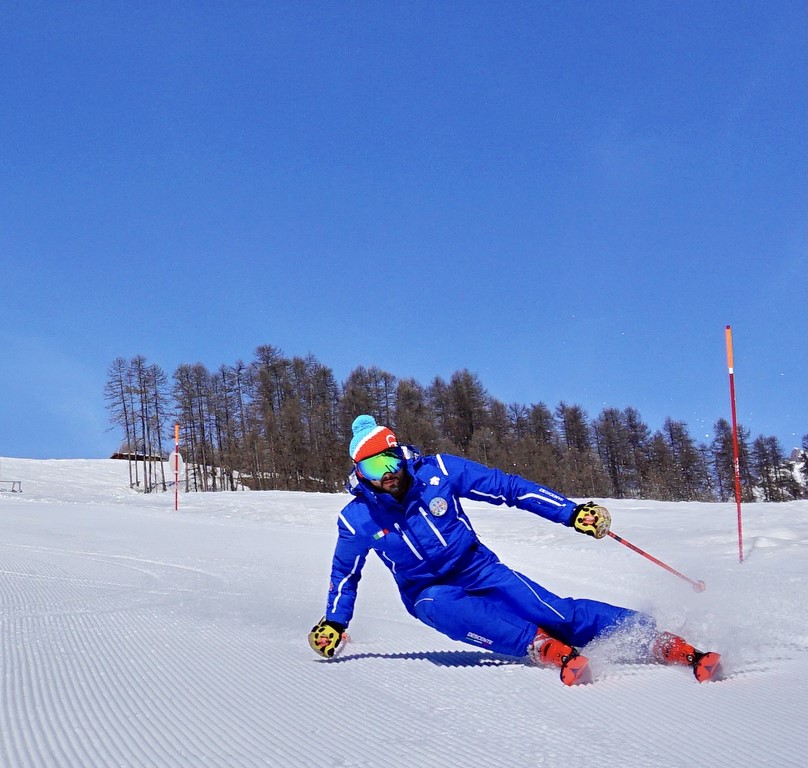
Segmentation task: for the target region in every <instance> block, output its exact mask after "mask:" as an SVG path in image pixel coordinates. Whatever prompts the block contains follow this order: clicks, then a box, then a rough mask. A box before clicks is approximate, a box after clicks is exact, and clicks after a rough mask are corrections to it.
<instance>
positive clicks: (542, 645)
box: [527, 628, 592, 685]
mask: <svg viewBox="0 0 808 768" xmlns="http://www.w3.org/2000/svg"><path fill="white" fill-rule="evenodd" d="M527 655H528V656H529V657H530V660H531V661H532V662H533V663H534V664H535V665H536V666H553V667H558V668H559V669H560V670H561V682H562V683H564V685H585V684H587V683H591V682H592V672H591V671H590V669H589V659H587V658H586V656H581V654H580V653H578V651H576V650H575V648H573V647H571V646H569V645H567V644H566V643H562V642H561V641H560V640H557V639H556V638H554V637H551V636H550V635H548V634H547V633H546V632H545V631H544V630H543V629H541V628H539V629H538V630H536V636H535V637H534V638H533V640H532V641H531V643H530V645H529V646H528V648H527Z"/></svg>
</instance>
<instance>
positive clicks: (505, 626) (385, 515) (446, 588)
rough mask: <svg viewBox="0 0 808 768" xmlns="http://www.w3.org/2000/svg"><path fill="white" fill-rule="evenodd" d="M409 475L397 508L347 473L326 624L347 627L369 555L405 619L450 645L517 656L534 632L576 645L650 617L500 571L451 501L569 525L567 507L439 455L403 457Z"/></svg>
mask: <svg viewBox="0 0 808 768" xmlns="http://www.w3.org/2000/svg"><path fill="white" fill-rule="evenodd" d="M405 455H407V456H408V457H409V458H408V459H407V461H406V466H407V471H408V473H409V475H410V477H411V483H410V487H409V489H408V490H407V493H406V495H405V496H404V497H403V498H402V499H401V501H398V500H397V499H395V498H394V497H393V496H392V495H390V494H388V493H384V492H380V491H376V490H374V489H373V487H372V486H371V485H369V484H368V483H366V482H365V481H363V480H361V479H359V478H358V477H357V476H356V474H355V473H352V474H351V476H350V478H349V481H348V489H349V491H350V492H351V493H352V494H353V495H354V497H355V498H354V499H353V500H352V501H351V502H350V503H349V504H348V505H347V506H346V507H345V508H344V509H343V510H342V511H341V512H340V514H339V519H338V523H337V527H338V531H339V538H338V540H337V544H336V548H335V551H334V558H333V562H332V569H331V583H330V588H329V593H328V603H327V606H326V619H328V620H329V621H334V622H338V623H339V624H343V625H345V626H346V627H347V626H348V624H349V623H350V621H351V618H352V616H353V611H354V603H355V600H356V593H357V587H358V585H359V581H360V578H361V576H362V568H363V566H364V564H365V560H366V558H367V555H368V553H369V552H370V550H374V551H375V552H376V554H377V555H378V556H379V558H380V559H381V560H382V562H383V563H384V564H385V565H386V566H387V567H388V568H389V570H390V572H391V573H392V575H393V578H394V579H395V581H396V584H397V586H398V589H399V592H400V594H401V599H402V601H403V603H404V606H405V607H406V609H407V611H409V613H410V614H412V615H413V616H415V617H416V618H418V619H420V620H421V621H422V622H424V623H425V624H428V625H429V626H431V627H433V628H434V629H437V630H438V631H439V632H442V633H443V634H445V635H447V636H449V637H450V638H452V639H453V640H459V641H462V642H466V643H469V644H471V645H474V646H477V647H482V648H486V649H488V650H491V651H494V652H496V653H501V654H507V655H509V656H518V657H521V656H524V655H525V654H526V652H527V648H528V645H529V644H530V642H531V640H532V639H533V637H534V636H535V634H536V629H537V627H541V628H542V629H543V630H544V631H546V632H548V633H549V634H551V635H552V636H554V637H557V638H558V639H559V640H562V641H563V642H565V643H567V644H568V645H573V646H578V647H581V646H583V645H586V644H587V643H588V642H589V641H590V640H592V639H593V638H595V637H597V636H599V635H602V634H605V633H608V632H610V631H613V630H616V629H618V628H619V627H621V626H624V625H627V624H640V625H642V626H644V627H647V628H649V629H652V628H653V623H654V622H653V619H652V618H651V617H650V616H647V615H645V614H640V613H637V612H636V611H632V610H629V609H627V608H619V607H616V606H613V605H609V604H608V603H603V602H598V601H596V600H586V599H574V598H571V597H566V598H562V597H559V596H558V595H555V594H553V593H552V592H550V591H548V590H547V589H545V588H544V587H542V586H540V585H539V584H537V583H536V582H534V581H532V580H531V579H529V578H527V577H526V576H524V575H523V574H521V573H518V572H517V571H514V570H512V569H511V568H508V567H507V566H506V565H504V564H503V563H501V562H500V561H499V558H498V557H497V556H496V555H495V554H494V553H493V552H492V551H491V550H490V549H489V548H488V547H486V546H485V545H484V544H482V543H481V542H480V541H479V540H478V538H477V535H476V533H475V532H474V529H473V528H472V525H471V522H470V521H469V519H468V517H467V516H466V514H465V512H464V511H463V507H462V506H461V503H460V500H461V498H463V499H470V500H473V501H486V502H489V503H490V504H496V505H500V504H506V505H508V506H511V507H517V508H519V509H524V510H526V511H528V512H533V513H534V514H537V515H539V516H540V517H544V518H545V519H547V520H551V521H552V522H555V523H561V524H563V525H569V521H570V517H571V515H572V511H573V509H574V508H575V502H573V501H571V500H570V499H567V498H565V497H564V496H562V495H560V494H558V493H556V492H555V491H552V490H550V489H549V488H546V487H544V486H542V485H539V484H537V483H533V482H530V481H528V480H525V479H524V478H522V477H519V476H518V475H509V474H506V473H504V472H501V471H500V470H497V469H490V468H488V467H485V466H483V465H481V464H477V463H476V462H473V461H468V460H466V459H462V458H460V457H458V456H451V455H448V454H437V455H434V456H419V455H418V453H417V452H415V450H414V449H412V448H411V447H410V448H408V449H407V450H406V452H405Z"/></svg>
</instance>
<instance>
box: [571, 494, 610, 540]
mask: <svg viewBox="0 0 808 768" xmlns="http://www.w3.org/2000/svg"><path fill="white" fill-rule="evenodd" d="M611 524H612V516H611V515H610V514H609V510H608V509H606V507H602V506H601V505H600V504H595V502H594V501H587V502H586V504H579V505H578V506H577V507H575V509H574V510H573V511H572V517H570V525H571V526H572V527H573V528H575V530H576V531H578V532H579V533H585V534H586V535H587V536H594V537H595V538H596V539H602V538H603V537H604V536H605V535H606V534H607V533H608V532H609V527H610V526H611Z"/></svg>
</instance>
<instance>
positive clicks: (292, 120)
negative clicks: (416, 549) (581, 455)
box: [0, 0, 808, 458]
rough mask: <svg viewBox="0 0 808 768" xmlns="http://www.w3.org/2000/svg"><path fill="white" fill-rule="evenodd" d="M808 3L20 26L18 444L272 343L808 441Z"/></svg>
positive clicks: (54, 450)
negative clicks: (114, 400)
mask: <svg viewBox="0 0 808 768" xmlns="http://www.w3.org/2000/svg"><path fill="white" fill-rule="evenodd" d="M807 28H808V25H806V9H805V4H804V3H803V2H797V1H796V0H794V1H792V0H778V1H777V2H764V1H763V0H761V1H760V2H744V1H741V2H738V1H737V0H726V1H724V0H716V1H715V2H708V3H705V2H703V0H698V1H693V2H691V1H690V0H677V1H676V2H670V1H669V2H653V1H652V0H619V1H617V2H605V1H603V2H595V1H592V2H584V1H583V0H581V2H570V3H565V2H554V1H551V0H546V1H544V0H535V2H515V1H514V2H509V1H507V0H501V1H498V2H473V1H472V0H469V1H467V2H426V1H421V2H417V1H416V2H395V1H390V2H370V1H368V2H234V3H225V2H207V1H205V0H199V1H197V2H190V1H188V2H185V1H182V0H179V1H177V2H170V3H166V2H162V0H161V2H139V3H124V2H113V1H106V2H93V1H92V0H89V1H87V2H82V3H70V4H68V3H62V2H35V1H34V2H31V1H28V0H26V1H25V2H23V1H22V0H19V1H17V0H11V1H10V2H5V3H3V5H2V8H0V65H1V66H2V77H0V104H1V105H2V113H3V118H2V120H0V146H1V147H2V157H3V162H2V163H0V278H1V279H2V294H0V350H2V353H3V362H2V367H0V455H2V456H19V457H32V458H96V457H104V456H107V455H109V453H110V452H111V451H112V450H114V449H115V448H116V447H117V444H118V441H119V435H118V433H117V432H116V431H114V430H113V431H109V423H108V416H107V412H106V410H105V407H104V401H103V387H104V382H105V379H106V372H107V368H108V366H109V365H110V363H111V362H112V361H113V360H114V359H115V358H116V357H119V356H121V357H125V358H130V357H132V356H134V355H144V356H145V357H146V358H147V360H148V361H149V362H150V363H156V364H158V365H160V366H161V367H162V368H163V369H164V370H165V371H166V372H167V373H168V374H169V375H170V374H171V373H173V371H174V370H175V368H176V367H177V366H178V365H180V364H182V363H197V362H201V363H203V364H204V365H206V366H208V367H209V368H211V369H215V368H217V367H219V366H220V365H222V364H231V363H234V362H236V361H237V360H240V359H241V360H251V359H252V357H253V353H254V350H255V348H256V347H257V346H259V345H261V344H271V345H273V346H276V347H279V348H280V349H281V350H283V352H284V353H285V354H286V355H288V356H290V357H292V356H304V355H307V354H312V355H314V356H315V357H316V358H317V359H318V360H319V361H320V362H321V363H323V364H325V365H327V366H329V367H330V368H332V370H333V371H334V374H335V376H336V377H337V378H338V379H339V380H340V381H342V380H344V378H345V377H346V376H347V374H348V373H349V372H350V371H351V370H353V369H354V368H356V367H357V366H359V365H364V366H372V365H375V366H378V367H380V368H383V369H385V370H387V371H389V372H390V373H393V374H395V375H396V376H398V377H400V378H409V377H412V378H415V379H416V380H418V381H420V382H421V383H422V384H424V385H427V384H429V383H430V382H431V381H432V380H433V379H434V377H436V376H442V377H444V378H445V379H448V378H449V377H450V376H451V374H452V373H453V372H455V371H457V370H460V369H463V368H467V369H469V370H470V371H472V372H474V373H476V374H477V375H478V376H479V377H480V380H481V381H482V383H483V384H484V385H485V387H486V388H487V390H488V391H489V392H490V394H491V395H493V396H494V397H497V398H498V399H500V400H502V401H504V402H506V403H510V402H518V403H523V404H530V403H537V402H545V403H547V404H548V405H549V406H550V407H555V406H556V405H557V404H558V403H559V402H560V401H562V400H563V401H565V402H567V403H576V404H579V405H581V406H583V407H584V408H585V409H586V411H587V413H588V414H589V415H590V416H591V417H595V416H596V415H597V414H598V413H599V412H600V411H601V410H602V409H603V408H604V407H618V408H623V407H626V406H633V407H635V408H637V409H638V410H639V411H640V414H641V415H642V417H643V419H644V420H645V421H646V423H648V425H649V426H650V427H651V429H652V430H653V429H659V428H661V427H662V425H663V423H664V420H665V418H666V417H668V416H670V417H673V418H674V419H677V420H681V421H685V422H686V423H687V424H688V425H689V427H690V430H691V434H692V435H693V436H694V437H695V438H697V439H699V440H701V439H705V440H706V439H708V438H709V436H710V435H711V431H712V425H713V424H714V422H715V421H716V420H717V419H718V418H722V417H723V418H727V419H729V418H730V410H729V390H728V377H727V367H726V355H725V347H724V328H725V326H726V325H727V324H730V325H732V328H733V336H734V343H735V378H736V390H737V404H738V417H739V421H740V422H741V423H742V424H743V425H744V426H745V427H746V428H748V429H749V430H750V432H751V434H752V437H753V438H754V437H756V436H757V435H759V434H765V435H776V436H777V437H778V438H779V439H780V440H781V442H782V443H783V446H784V448H786V449H790V448H791V447H794V446H797V445H799V442H800V438H801V437H802V435H803V434H805V433H806V432H808V399H807V397H808V396H807V395H806V392H808V364H807V362H806V358H807V357H808V355H807V354H806V352H807V351H808V301H807V299H808V290H806V289H808V280H807V279H806V277H807V276H808V270H806V210H807V207H806V170H807V169H806V165H807V164H806V51H805V39H806V30H807Z"/></svg>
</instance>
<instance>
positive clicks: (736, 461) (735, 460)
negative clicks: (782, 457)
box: [726, 326, 743, 563]
mask: <svg viewBox="0 0 808 768" xmlns="http://www.w3.org/2000/svg"><path fill="white" fill-rule="evenodd" d="M726 337H727V369H728V370H729V399H730V405H731V408H732V466H733V471H734V473H735V506H736V507H737V510H738V562H739V563H742V562H743V524H742V521H741V461H740V451H739V450H738V417H737V414H736V411H735V368H734V366H733V362H732V328H731V327H730V326H727V328H726Z"/></svg>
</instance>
